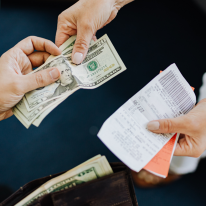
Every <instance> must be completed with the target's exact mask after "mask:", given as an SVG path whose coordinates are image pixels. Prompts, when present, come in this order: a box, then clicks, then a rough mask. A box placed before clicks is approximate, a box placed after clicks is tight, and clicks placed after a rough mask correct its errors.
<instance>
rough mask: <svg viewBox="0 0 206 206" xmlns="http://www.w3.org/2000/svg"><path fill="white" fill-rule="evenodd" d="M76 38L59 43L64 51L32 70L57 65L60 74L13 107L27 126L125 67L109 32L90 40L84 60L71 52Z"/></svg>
mask: <svg viewBox="0 0 206 206" xmlns="http://www.w3.org/2000/svg"><path fill="white" fill-rule="evenodd" d="M75 39H76V37H75V36H74V37H72V38H71V39H69V40H67V41H66V42H65V43H64V44H63V45H62V46H61V47H60V49H61V50H62V55H59V56H57V57H54V56H51V57H49V61H48V60H47V61H46V62H45V64H43V65H42V66H41V67H39V68H38V69H36V70H34V71H33V72H32V73H30V74H33V73H36V72H38V71H41V70H44V69H47V68H50V67H57V68H58V69H59V70H60V72H61V77H60V79H59V80H58V81H57V82H55V83H53V84H50V85H48V86H46V87H42V88H38V89H36V90H33V91H31V92H28V93H26V94H25V95H24V97H23V100H21V101H20V102H19V103H18V104H17V105H16V106H15V107H14V109H13V112H14V114H15V115H16V117H17V118H18V119H19V120H20V121H21V122H22V124H24V125H25V124H26V127H27V128H28V127H29V126H30V125H31V124H32V123H33V122H34V125H39V124H40V123H41V121H42V120H43V118H44V117H45V116H46V115H48V114H49V112H51V111H52V110H51V108H53V109H54V108H55V107H56V106H57V105H59V104H60V102H62V101H64V100H65V97H68V96H70V95H71V94H72V93H74V92H75V91H77V90H78V89H80V88H83V89H94V88H97V87H99V86H100V85H102V84H104V83H105V82H107V81H109V80H110V79H111V78H113V77H115V76H116V75H118V74H120V73H121V72H123V71H124V70H126V67H125V66H124V63H123V62H122V60H121V59H120V57H119V55H118V54H117V52H116V50H115V48H114V47H113V45H112V43H111V41H110V40H109V38H108V36H107V35H104V36H103V37H101V38H100V39H99V40H97V41H96V42H94V43H93V44H91V46H90V47H89V50H88V54H87V56H86V58H85V60H84V61H83V62H82V64H80V65H75V64H73V63H72V61H71V55H72V49H73V45H74V42H75ZM30 74H28V75H30ZM41 114H42V116H40V115H41ZM36 119H37V121H35V120H36Z"/></svg>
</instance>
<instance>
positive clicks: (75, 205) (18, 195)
mask: <svg viewBox="0 0 206 206" xmlns="http://www.w3.org/2000/svg"><path fill="white" fill-rule="evenodd" d="M110 165H111V167H112V169H113V171H114V173H113V174H110V175H107V176H105V177H101V178H99V179H96V180H92V181H90V182H86V183H83V184H81V185H77V186H75V187H72V188H68V189H65V190H63V191H58V192H54V193H50V194H46V195H44V196H42V197H40V198H39V199H38V200H36V201H35V202H33V203H31V204H30V206H138V203H137V199H136V195H135V191H134V186H133V181H132V176H131V173H130V170H129V168H128V167H126V166H125V165H124V164H123V163H111V164H110ZM62 173H64V172H61V173H58V174H55V175H50V176H47V177H43V178H40V179H37V180H34V181H32V182H29V183H27V184H26V185H24V186H23V187H21V188H20V189H19V190H17V191H16V192H15V193H14V194H13V195H11V196H10V197H9V198H7V199H6V200H4V201H3V202H2V203H0V206H11V205H12V206H13V205H15V204H17V203H18V202H19V201H21V200H22V199H23V198H25V197H26V196H27V195H29V194H30V193H31V192H33V191H34V190H36V189H37V188H38V187H40V186H41V185H42V184H44V183H45V182H47V181H48V180H50V179H52V178H54V177H56V176H58V175H61V174H62Z"/></svg>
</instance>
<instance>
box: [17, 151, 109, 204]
mask: <svg viewBox="0 0 206 206" xmlns="http://www.w3.org/2000/svg"><path fill="white" fill-rule="evenodd" d="M112 173H113V171H112V168H111V166H110V164H109V163H108V161H107V159H106V157H105V156H101V155H97V156H95V157H93V158H91V159H90V160H88V161H86V162H84V163H82V164H81V165H79V166H77V167H75V168H73V169H71V170H69V171H67V172H66V173H64V174H62V175H60V176H57V177H55V178H53V179H51V180H49V181H48V182H46V183H44V184H43V185H42V186H40V187H39V188H38V189H36V190H35V191H33V192H32V193H31V194H29V195H28V196H27V197H25V198H24V199H23V200H21V201H20V202H19V203H17V204H16V205H15V206H27V205H29V204H31V203H33V202H35V201H36V200H37V199H38V198H40V197H42V196H43V195H45V194H49V193H53V192H57V191H60V190H61V191H62V190H65V189H68V188H71V187H74V186H76V185H79V184H82V183H85V182H88V181H91V180H94V179H97V178H100V177H103V176H106V175H109V174H112Z"/></svg>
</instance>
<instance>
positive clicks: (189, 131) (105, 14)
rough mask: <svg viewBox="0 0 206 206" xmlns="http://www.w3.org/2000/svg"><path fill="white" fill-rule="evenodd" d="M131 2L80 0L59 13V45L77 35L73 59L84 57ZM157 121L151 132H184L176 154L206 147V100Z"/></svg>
mask: <svg viewBox="0 0 206 206" xmlns="http://www.w3.org/2000/svg"><path fill="white" fill-rule="evenodd" d="M131 1H132V0H98V1H97V0H79V1H78V2H77V3H76V4H74V5H73V6H71V7H69V8H68V9H67V10H65V11H63V12H62V13H61V14H60V15H59V18H58V26H57V32H56V45H57V46H60V45H62V44H63V43H64V42H65V41H66V40H67V39H68V38H69V37H70V36H72V35H75V34H77V40H76V43H75V45H74V49H73V53H72V59H74V54H75V53H76V52H78V53H81V54H82V55H83V59H84V58H85V56H86V54H87V51H88V47H89V42H90V40H91V39H92V37H93V36H94V35H95V34H96V32H97V30H99V29H100V28H102V27H104V26H105V25H107V24H108V23H109V22H111V21H112V20H113V19H114V18H115V17H116V15H117V13H118V11H119V10H120V8H122V7H123V6H124V5H126V4H128V3H129V2H131ZM83 59H82V61H83ZM74 63H75V62H74ZM157 121H158V122H159V124H160V128H159V129H157V130H151V131H152V132H155V133H170V132H174V133H182V135H181V138H180V139H179V142H178V144H177V147H176V150H175V153H174V154H175V155H178V156H190V157H198V156H200V155H201V154H202V153H203V151H204V150H205V149H206V99H205V100H202V101H201V102H199V103H198V104H197V106H196V107H195V108H194V109H193V110H192V111H191V112H190V113H188V114H187V115H185V116H182V117H178V118H175V119H165V120H157ZM148 129H149V124H148Z"/></svg>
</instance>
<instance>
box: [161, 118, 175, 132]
mask: <svg viewBox="0 0 206 206" xmlns="http://www.w3.org/2000/svg"><path fill="white" fill-rule="evenodd" d="M163 129H164V131H165V132H166V133H170V132H171V131H173V124H172V121H171V120H170V119H167V120H165V121H164V124H163Z"/></svg>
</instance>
